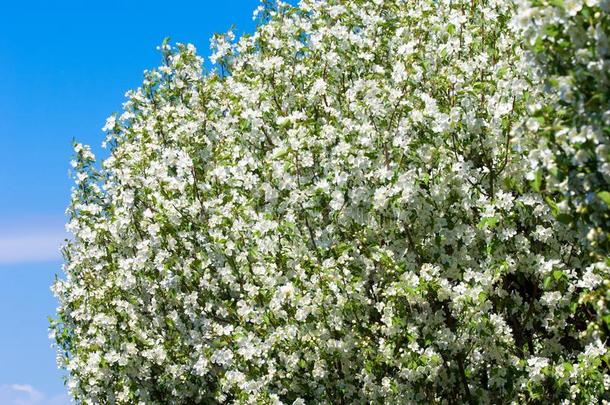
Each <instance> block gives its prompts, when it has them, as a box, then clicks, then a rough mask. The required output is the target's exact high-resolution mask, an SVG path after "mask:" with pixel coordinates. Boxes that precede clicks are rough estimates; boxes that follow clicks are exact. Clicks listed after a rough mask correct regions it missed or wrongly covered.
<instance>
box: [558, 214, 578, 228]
mask: <svg viewBox="0 0 610 405" xmlns="http://www.w3.org/2000/svg"><path fill="white" fill-rule="evenodd" d="M556 218H557V220H558V221H559V222H561V223H562V224H565V225H568V224H570V223H572V221H573V220H574V218H572V216H571V215H568V214H559V215H557V217H556Z"/></svg>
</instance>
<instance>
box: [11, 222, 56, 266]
mask: <svg viewBox="0 0 610 405" xmlns="http://www.w3.org/2000/svg"><path fill="white" fill-rule="evenodd" d="M65 238H66V233H65V231H64V229H63V222H62V221H61V219H59V218H57V219H48V218H38V219H37V218H28V219H21V220H19V219H12V220H10V221H7V220H6V219H0V265H2V264H15V263H29V262H46V261H56V260H61V254H60V250H59V249H60V246H61V245H62V243H63V241H64V239H65Z"/></svg>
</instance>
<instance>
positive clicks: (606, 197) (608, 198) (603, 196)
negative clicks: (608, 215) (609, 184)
mask: <svg viewBox="0 0 610 405" xmlns="http://www.w3.org/2000/svg"><path fill="white" fill-rule="evenodd" d="M597 196H598V197H599V199H600V200H602V201H603V202H604V203H606V205H607V206H609V207H610V192H608V191H600V192H599V193H597Z"/></svg>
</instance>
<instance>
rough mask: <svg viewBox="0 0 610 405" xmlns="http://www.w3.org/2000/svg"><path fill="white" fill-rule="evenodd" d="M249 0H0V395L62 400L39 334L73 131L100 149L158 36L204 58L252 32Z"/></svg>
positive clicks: (27, 403)
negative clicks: (222, 40)
mask: <svg viewBox="0 0 610 405" xmlns="http://www.w3.org/2000/svg"><path fill="white" fill-rule="evenodd" d="M258 4H259V2H258V0H231V1H201V0H200V1H180V0H175V1H171V2H167V1H164V2H161V1H152V0H148V1H129V0H123V1H103V2H99V1H98V2H83V1H55V2H49V1H27V0H22V1H6V2H3V4H2V12H1V13H0V197H1V198H0V277H1V281H0V316H2V320H3V322H2V326H0V404H2V405H16V404H21V405H32V404H36V405H62V404H66V403H68V399H67V396H66V395H65V390H64V387H63V382H62V379H61V372H60V371H59V370H57V368H56V366H55V353H54V351H53V350H52V349H51V348H50V341H49V340H48V337H47V316H48V315H51V314H52V313H53V312H54V309H55V306H56V303H55V300H54V298H53V297H52V295H51V292H50V290H49V286H50V284H51V282H52V280H53V278H54V275H55V274H56V273H58V272H60V266H61V258H60V255H59V250H58V246H59V244H60V243H61V240H62V239H63V237H64V234H63V223H64V222H65V219H64V210H65V207H66V205H67V203H68V199H69V194H70V187H71V181H70V179H69V177H68V174H67V173H68V168H69V161H70V157H71V147H70V142H71V140H72V139H73V138H76V139H77V140H79V141H81V142H84V143H89V144H91V145H92V146H93V147H94V151H96V152H99V151H100V148H99V145H100V144H101V142H102V139H103V135H102V133H101V130H100V128H101V127H102V126H103V125H104V122H105V120H106V117H107V116H109V115H110V114H111V113H112V112H115V111H119V110H120V107H121V103H122V102H123V101H124V94H125V92H126V91H127V90H129V89H131V88H136V87H138V86H139V85H140V83H141V80H142V71H143V70H144V69H149V68H153V67H156V66H157V65H158V63H159V61H160V57H159V54H158V53H157V51H156V50H155V47H156V46H157V45H159V44H160V43H161V42H162V40H163V38H164V37H166V36H169V37H171V41H172V42H184V43H186V42H190V43H193V44H195V45H196V46H197V48H198V49H199V52H200V53H201V54H202V55H203V56H204V57H205V56H207V55H208V54H209V38H210V37H211V36H212V34H213V33H214V32H224V31H226V30H227V29H229V28H230V27H231V25H232V24H235V26H236V28H237V32H238V33H239V32H243V31H247V32H251V31H252V30H253V29H254V23H253V21H252V19H251V16H252V11H253V10H254V9H255V8H256V7H257V6H258Z"/></svg>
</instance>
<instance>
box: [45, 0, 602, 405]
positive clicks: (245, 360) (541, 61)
mask: <svg viewBox="0 0 610 405" xmlns="http://www.w3.org/2000/svg"><path fill="white" fill-rule="evenodd" d="M604 1H605V0H604ZM604 1H594V0H590V1H586V2H585V3H582V2H579V1H577V0H575V1H571V0H564V1H549V2H546V1H531V2H528V1H521V2H512V1H504V0H452V1H444V0H441V1H435V0H373V1H368V0H351V1H347V0H343V1H341V0H302V1H301V2H300V4H299V6H298V7H292V6H290V5H288V4H284V3H277V4H269V3H267V2H264V3H263V5H262V6H261V7H259V9H258V10H257V13H258V17H257V18H258V19H259V25H258V28H257V30H256V32H255V33H254V34H253V35H252V36H244V37H242V38H240V39H238V40H237V39H236V38H235V37H234V36H233V34H232V33H227V34H224V35H217V36H215V37H214V38H213V40H212V45H213V47H214V50H215V51H214V54H213V55H212V58H211V59H212V62H214V63H215V64H216V65H217V66H218V67H217V68H216V69H215V70H214V71H212V72H204V71H203V70H202V59H201V58H200V57H199V56H197V54H196V52H195V48H194V47H193V46H192V45H181V44H179V45H177V47H171V46H169V45H167V43H164V44H163V45H162V47H161V51H162V54H163V65H162V66H161V67H159V68H158V69H156V70H153V71H150V72H146V74H145V76H146V77H145V81H144V83H143V85H142V87H141V88H139V89H137V90H135V91H131V92H129V93H128V95H127V96H128V100H127V101H126V103H125V104H124V112H123V113H122V114H120V115H118V116H112V117H111V118H109V119H108V122H107V124H106V126H105V130H106V131H107V133H108V137H107V140H106V143H107V145H108V147H109V150H110V155H109V157H108V158H106V159H105V160H104V161H103V162H102V163H101V165H97V164H96V162H95V158H94V157H93V155H92V153H91V151H90V149H89V148H88V147H87V146H84V145H80V144H76V145H75V151H76V159H75V160H74V161H73V166H74V168H75V181H76V186H75V188H74V191H73V195H72V203H71V205H70V207H69V209H68V213H69V215H70V222H69V224H68V228H69V230H70V231H71V232H72V234H73V235H74V237H73V239H72V240H71V241H69V242H68V244H67V245H66V246H65V249H64V256H65V265H64V271H65V274H66V277H65V278H63V279H58V281H57V282H56V283H55V284H54V287H53V289H54V292H55V294H56V296H57V297H58V298H59V301H60V306H59V308H58V313H57V317H56V318H55V319H54V320H53V321H52V325H51V330H52V334H53V335H54V337H55V340H56V343H57V346H58V359H59V363H60V365H62V366H63V367H65V368H66V369H67V370H68V374H69V376H68V385H69V388H70V392H71V394H72V396H73V397H74V398H75V399H76V400H77V401H78V402H80V403H84V404H98V403H101V404H134V403H142V404H193V403H201V404H213V403H243V404H247V403H251V404H282V403H283V404H305V403H312V404H318V403H327V404H352V403H353V404H369V403H390V404H392V403H394V404H405V403H413V404H416V403H448V404H450V403H471V404H475V403H481V404H486V403H591V404H597V403H610V394H609V393H608V392H610V372H609V370H610V366H609V362H610V354H609V353H608V347H607V339H608V337H610V330H609V324H610V312H609V310H608V304H609V301H610V294H609V293H608V286H609V285H610V278H609V276H608V273H609V264H610V263H609V262H610V260H609V258H608V204H610V201H609V200H610V198H609V197H610V194H609V193H608V191H607V184H608V174H609V173H608V170H609V169H608V165H609V163H608V162H609V160H608V150H609V149H608V148H609V141H608V134H609V131H610V123H609V122H608V120H609V117H610V116H609V114H610V113H609V111H610V108H609V105H608V97H609V94H610V93H609V92H608V47H607V45H608V44H607V36H608V35H609V32H608V30H609V28H608V11H609V10H608V4H607V2H604ZM583 33H585V34H583ZM581 34H583V35H581Z"/></svg>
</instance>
